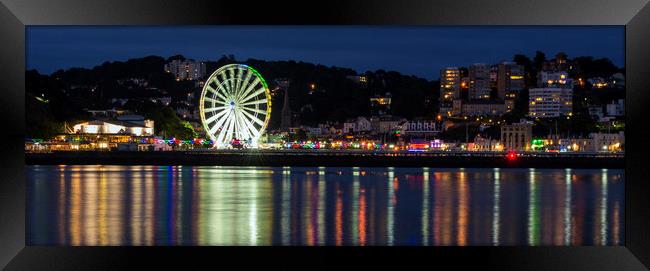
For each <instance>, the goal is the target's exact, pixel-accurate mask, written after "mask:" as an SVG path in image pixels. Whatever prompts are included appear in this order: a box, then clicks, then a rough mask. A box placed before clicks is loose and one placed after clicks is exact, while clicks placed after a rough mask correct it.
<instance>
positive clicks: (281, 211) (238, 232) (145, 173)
mask: <svg viewBox="0 0 650 271" xmlns="http://www.w3.org/2000/svg"><path fill="white" fill-rule="evenodd" d="M27 193H28V197H27V199H28V204H27V218H28V227H27V240H28V244H29V245H77V246H78V245H91V246H94V245H99V246H111V245H135V246H141V245H144V246H151V245H245V246H265V245H308V246H313V245H360V246H365V245H445V246H447V245H449V246H464V245H493V246H502V245H582V244H587V245H591V244H594V245H622V242H623V240H624V239H625V238H624V236H623V235H624V232H623V230H624V221H623V218H624V213H623V207H624V198H623V196H624V172H623V171H622V170H611V169H610V170H576V169H557V170H554V169H465V168H462V169H442V168H412V169H409V168H406V169H405V168H358V167H354V168H325V167H319V168H317V169H316V168H300V167H283V168H264V167H260V168H257V167H188V166H184V167H180V166H177V167H176V166H129V167H125V166H38V167H27ZM398 204H399V205H398Z"/></svg>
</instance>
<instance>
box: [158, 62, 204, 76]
mask: <svg viewBox="0 0 650 271" xmlns="http://www.w3.org/2000/svg"><path fill="white" fill-rule="evenodd" d="M165 72H167V73H171V74H173V75H174V78H175V79H176V81H180V80H197V79H199V78H202V77H204V76H205V75H206V69H205V62H197V61H194V60H191V59H187V60H180V59H174V60H172V61H170V62H169V63H167V64H165Z"/></svg>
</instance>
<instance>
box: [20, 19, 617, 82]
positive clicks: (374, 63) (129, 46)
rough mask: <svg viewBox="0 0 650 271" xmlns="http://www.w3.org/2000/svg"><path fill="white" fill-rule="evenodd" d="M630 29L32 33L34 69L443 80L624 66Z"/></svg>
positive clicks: (259, 28) (59, 30) (214, 29)
mask: <svg viewBox="0 0 650 271" xmlns="http://www.w3.org/2000/svg"><path fill="white" fill-rule="evenodd" d="M624 46H625V40H624V27H623V26H585V27H576V26H571V27H564V26H558V27H488V26H480V27H437V26H436V27H428V26H421V27H395V26H393V27H386V26H369V27H359V26H354V27H351V26H274V27H270V26H197V27H167V26H160V27H132V26H126V27H96V26H92V27H76V26H75V27H67V26H66V27H62V26H56V27H49V26H47V27H46V26H29V27H27V52H26V54H27V69H36V70H38V71H39V72H41V73H45V74H50V73H52V72H54V71H56V70H58V69H61V68H64V69H67V68H71V67H86V68H92V67H93V66H96V65H100V64H101V63H103V62H105V61H124V60H128V59H130V58H137V57H144V56H148V55H159V56H162V57H169V56H172V55H176V54H182V55H184V56H185V57H188V58H193V59H196V60H217V59H219V58H220V57H221V56H222V55H224V54H233V55H235V57H236V58H237V59H238V60H246V59H248V58H256V59H262V60H296V61H305V62H312V63H318V64H323V65H327V66H339V67H346V68H352V69H355V70H356V71H358V72H364V71H367V70H377V69H384V70H394V71H398V72H401V73H403V74H409V75H416V76H419V77H424V78H427V79H431V80H437V79H438V77H439V70H440V69H441V68H443V67H447V66H469V64H472V63H476V62H483V63H489V64H494V63H497V62H499V61H502V60H512V57H513V55H515V54H525V55H528V56H529V57H530V58H531V59H532V57H533V56H534V54H535V51H536V50H540V51H542V52H544V53H546V56H547V58H552V57H553V56H554V55H555V54H556V53H557V52H559V51H563V52H565V53H567V54H568V55H569V57H570V58H572V57H576V56H593V57H596V58H601V57H607V58H609V59H611V60H612V61H613V62H614V64H616V65H617V66H619V67H622V66H624V64H625V62H624V61H625V57H624V56H625V49H624V48H625V47H624Z"/></svg>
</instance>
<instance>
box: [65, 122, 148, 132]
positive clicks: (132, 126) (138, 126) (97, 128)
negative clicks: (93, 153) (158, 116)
mask: <svg viewBox="0 0 650 271" xmlns="http://www.w3.org/2000/svg"><path fill="white" fill-rule="evenodd" d="M72 132H73V133H77V134H127V135H134V136H152V135H153V134H154V122H153V120H144V119H142V122H141V123H140V120H138V121H121V120H93V121H87V122H82V123H78V124H76V125H74V126H73V130H72Z"/></svg>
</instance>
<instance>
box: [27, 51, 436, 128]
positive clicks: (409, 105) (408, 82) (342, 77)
mask: <svg viewBox="0 0 650 271" xmlns="http://www.w3.org/2000/svg"><path fill="white" fill-rule="evenodd" d="M172 59H184V57H183V56H180V55H178V56H172V57H170V58H168V59H165V58H162V57H158V56H147V57H144V58H137V59H130V60H128V61H126V62H119V61H116V62H105V63H103V64H102V65H99V66H96V67H94V68H92V69H85V68H71V69H68V70H58V71H56V72H54V73H53V74H51V75H49V76H48V75H43V74H39V73H38V72H37V71H35V70H29V71H27V73H26V81H27V82H26V92H27V97H28V102H27V107H28V109H29V110H31V111H37V112H39V113H38V114H34V115H32V116H28V120H27V121H28V123H31V124H33V125H32V126H31V129H28V131H27V134H28V135H29V136H34V137H37V136H46V135H50V134H53V133H60V132H63V130H62V127H63V125H62V124H63V122H75V121H80V120H83V119H89V118H90V116H89V115H88V114H87V113H84V110H85V109H110V108H112V107H114V106H115V104H113V103H111V99H112V98H129V99H130V100H129V102H128V103H127V104H125V105H124V106H120V107H123V108H124V109H129V110H132V111H135V112H136V113H140V114H143V115H145V116H149V115H160V114H153V113H154V112H155V111H161V110H162V109H163V108H164V107H165V106H162V105H156V104H154V103H152V102H150V101H148V100H145V99H138V98H143V97H162V96H168V97H171V98H172V101H173V102H172V103H171V104H170V105H169V106H168V107H172V108H173V107H174V106H175V105H177V104H178V102H179V101H185V100H186V98H187V95H188V93H195V94H197V95H195V97H198V94H199V93H200V91H201V89H200V87H199V86H198V84H196V83H195V82H194V81H176V80H175V79H174V78H173V76H172V75H171V74H169V73H165V72H164V70H163V66H164V64H165V63H166V62H167V61H169V60H172ZM229 63H243V64H247V65H250V66H251V67H253V68H255V69H257V70H258V71H259V72H260V73H261V74H262V76H263V77H264V78H265V79H266V81H267V83H268V84H269V88H271V89H275V88H276V87H277V86H278V84H277V83H276V79H289V80H290V82H291V83H290V85H289V87H288V92H289V97H290V99H289V101H290V107H291V110H292V112H293V114H294V116H295V117H296V118H295V121H296V124H302V125H315V124H317V123H321V122H325V121H343V120H345V119H346V118H351V117H356V116H369V114H370V104H369V98H370V97H372V96H375V95H385V94H386V93H387V92H390V93H391V95H392V99H393V102H392V108H391V109H392V113H393V114H394V115H398V116H402V117H406V118H415V117H432V116H433V115H434V112H435V111H437V110H435V108H434V106H435V104H436V103H434V102H431V101H436V100H437V97H438V91H437V89H438V82H437V81H429V80H426V79H423V78H418V77H415V76H408V75H402V74H400V73H398V72H394V71H384V70H377V71H374V72H371V71H369V72H365V73H364V75H365V76H367V78H368V83H367V84H366V85H360V84H357V83H355V82H354V81H352V80H350V79H348V77H347V76H351V75H358V73H357V72H356V71H354V70H352V69H348V68H341V67H327V66H323V65H318V64H312V63H306V62H297V61H263V60H257V59H248V60H246V61H238V60H236V59H235V58H234V56H232V55H224V56H223V57H221V58H220V59H219V60H217V61H207V62H206V69H207V75H206V77H207V76H209V75H210V74H211V72H213V71H214V70H216V69H217V68H218V67H220V66H222V65H225V64H229ZM130 78H138V79H145V81H146V82H147V85H146V87H145V86H141V85H140V86H139V85H133V84H130V83H128V82H126V83H125V82H124V80H125V79H130ZM201 79H203V80H204V79H205V78H201ZM312 84H313V85H314V86H315V87H314V88H313V89H312ZM283 95H284V92H283V91H278V94H277V95H275V96H274V97H273V108H272V110H273V112H274V114H272V118H271V123H270V128H271V129H273V128H276V127H278V126H279V123H280V118H279V116H280V112H281V110H282V105H283V100H284V97H283ZM36 97H40V98H41V99H36ZM43 101H47V102H43ZM192 102H193V103H194V104H195V103H196V101H192ZM164 126H178V125H171V124H170V125H164ZM156 130H158V129H156ZM157 132H162V130H161V131H157ZM167 132H168V134H169V132H170V131H167ZM172 134H173V133H172Z"/></svg>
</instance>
